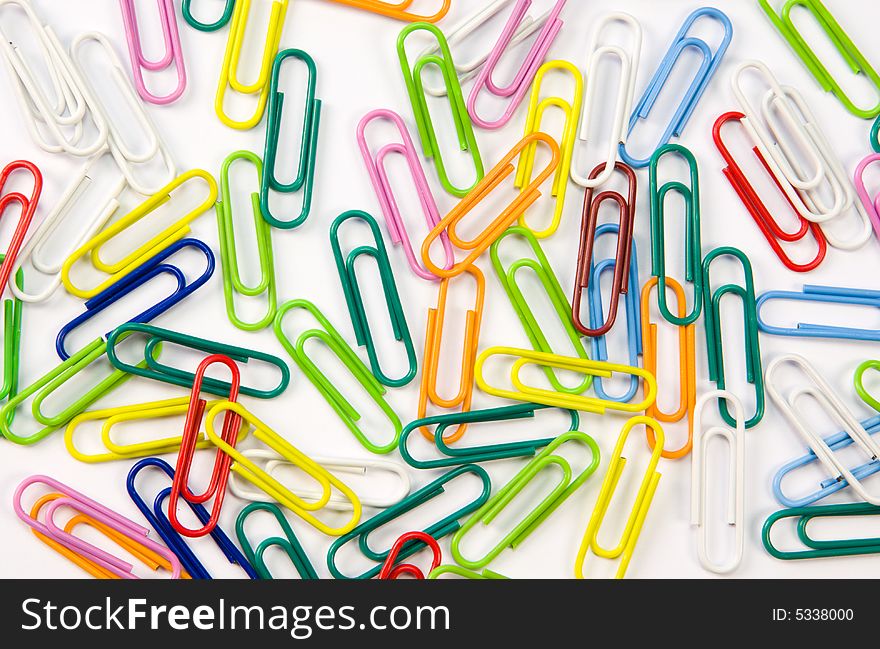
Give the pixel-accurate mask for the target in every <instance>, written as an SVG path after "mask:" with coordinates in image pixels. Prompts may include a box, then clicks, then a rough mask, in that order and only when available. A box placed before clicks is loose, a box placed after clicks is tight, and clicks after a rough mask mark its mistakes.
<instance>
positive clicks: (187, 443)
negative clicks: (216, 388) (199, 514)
mask: <svg viewBox="0 0 880 649" xmlns="http://www.w3.org/2000/svg"><path fill="white" fill-rule="evenodd" d="M215 363H221V364H223V365H225V366H226V367H228V368H229V371H230V372H231V373H232V378H231V380H230V382H229V401H233V402H234V401H236V400H237V399H238V388H239V385H240V383H241V374H240V372H239V369H238V365H236V363H235V361H233V360H232V359H231V358H229V357H228V356H223V355H222V354H211V355H210V356H208V357H206V358H205V359H204V360H203V361H202V362H201V363H200V364H199V368H198V370H196V373H195V378H194V379H193V387H192V393H191V394H190V398H189V399H190V400H189V408H188V409H187V411H186V422H185V423H184V425H183V437H182V439H181V442H180V454H179V455H178V456H177V466H176V468H175V470H174V480H173V482H172V483H171V496H170V498H169V500H168V520H169V521H170V522H171V525H172V526H173V527H174V529H175V530H177V532H178V533H180V534H183V535H184V536H188V537H190V538H196V537H200V536H205V535H206V534H210V533H211V532H212V531H213V530H214V528H215V527H216V526H217V522H218V521H219V520H220V509H221V507H222V506H223V498H224V497H225V496H226V484H227V481H228V480H229V467H230V466H231V465H232V458H231V457H230V456H228V455H227V454H226V453H224V452H223V451H222V450H220V449H217V456H216V458H215V460H214V470H213V472H212V473H211V482H210V483H209V484H208V487H207V488H206V489H205V491H204V492H202V493H201V494H194V493H192V491H191V490H190V488H189V474H190V470H191V468H192V460H193V455H194V454H195V451H196V445H197V444H198V442H199V440H200V439H201V435H200V434H199V428H200V427H201V424H202V419H203V418H204V415H205V405H206V403H207V402H206V401H205V400H204V399H202V398H201V396H200V393H201V390H202V380H203V379H204V377H205V372H206V371H207V370H208V368H209V367H210V366H211V365H214V364H215ZM240 426H241V418H240V417H239V416H238V415H237V414H235V413H234V412H232V411H227V412H226V415H225V416H224V420H223V433H222V437H223V441H225V442H226V443H228V444H229V445H230V446H235V443H236V441H237V438H238V429H239V427H240ZM181 496H183V498H184V499H185V500H187V501H188V502H191V503H194V504H202V503H205V502H207V501H208V500H210V499H211V498H212V497H213V498H214V503H213V506H212V508H211V517H210V518H209V519H208V520H207V521H206V522H205V523H204V525H203V526H202V527H201V528H199V529H196V530H191V529H189V528H186V527H184V526H183V524H181V522H180V521H179V520H178V518H177V505H178V499H179V498H180V497H181Z"/></svg>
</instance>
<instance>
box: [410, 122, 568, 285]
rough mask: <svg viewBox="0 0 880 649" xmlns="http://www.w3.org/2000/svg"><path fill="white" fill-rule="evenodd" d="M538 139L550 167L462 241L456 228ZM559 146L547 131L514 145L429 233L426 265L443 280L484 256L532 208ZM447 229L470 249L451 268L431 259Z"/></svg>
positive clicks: (460, 246)
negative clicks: (491, 218) (481, 228)
mask: <svg viewBox="0 0 880 649" xmlns="http://www.w3.org/2000/svg"><path fill="white" fill-rule="evenodd" d="M538 142H542V143H543V144H546V145H547V146H548V147H549V148H550V153H551V159H550V161H549V162H548V164H547V166H546V167H545V168H544V169H543V170H542V171H541V173H539V174H538V175H537V177H535V178H534V179H533V180H532V182H531V183H530V184H529V185H528V186H527V187H523V188H522V190H521V192H520V194H519V195H518V196H517V197H516V198H515V199H514V200H513V201H511V202H510V203H509V204H508V205H507V207H505V208H504V209H503V210H502V211H501V213H500V214H499V215H498V216H497V217H496V218H495V220H493V221H492V222H491V223H490V224H489V225H488V226H487V227H486V228H485V229H484V230H483V231H482V232H481V233H480V234H478V235H477V236H475V237H474V238H473V239H470V240H463V239H462V238H461V237H459V236H458V234H457V233H456V227H457V226H458V225H459V224H460V223H461V222H462V221H463V220H464V219H465V218H466V217H467V216H468V215H469V214H470V213H471V212H472V211H473V210H474V208H475V207H476V206H477V205H478V204H479V203H480V202H481V201H482V200H483V199H485V198H486V196H488V195H489V194H490V193H491V192H492V191H493V190H495V189H496V188H497V187H498V186H499V185H500V184H501V183H502V181H503V180H504V179H505V178H507V177H508V176H509V175H510V174H511V173H513V171H514V166H513V160H514V159H515V158H516V157H517V156H518V155H520V154H521V153H522V152H523V151H525V150H526V149H528V148H529V147H531V146H536V145H537V144H538ZM560 158H561V156H560V152H559V145H558V144H556V141H555V140H554V139H553V138H551V137H550V136H549V135H547V134H546V133H532V134H531V135H527V136H525V137H524V138H523V139H522V140H520V142H519V143H517V144H516V145H514V147H513V149H511V150H510V151H509V152H508V153H507V155H505V156H504V158H502V160H501V162H499V163H498V164H497V165H496V166H495V167H494V168H493V169H492V170H491V171H490V172H489V173H488V174H486V176H485V177H484V178H483V179H482V180H481V181H480V182H479V183H478V184H477V186H476V187H475V188H474V190H473V191H472V192H471V193H470V194H468V195H467V196H466V197H465V198H464V199H462V200H461V202H459V203H458V205H456V206H455V207H454V208H453V209H452V211H451V212H449V214H447V215H446V216H445V217H444V218H443V219H442V220H441V221H440V222H439V223H438V224H437V225H436V226H434V229H433V230H431V232H430V233H428V236H427V237H425V240H424V241H423V242H422V261H424V262H425V268H427V269H428V271H429V272H431V273H433V274H435V275H437V276H438V277H441V278H443V279H446V278H449V277H455V276H456V275H460V274H462V273H463V272H465V271H466V270H467V269H468V268H470V267H472V265H473V263H474V262H475V261H476V260H477V259H478V258H479V257H480V255H482V254H483V253H484V252H485V251H486V250H488V249H489V247H490V246H491V245H492V243H493V242H495V240H497V239H498V237H500V236H501V235H502V234H503V233H504V231H505V230H507V228H508V227H510V226H511V225H512V224H513V222H514V221H516V220H517V219H518V218H519V217H520V216H521V215H523V214H525V212H526V210H527V209H528V208H529V207H531V206H532V205H533V204H534V203H535V201H537V200H538V199H539V198H540V197H541V185H542V184H544V182H545V181H546V180H547V179H548V178H550V176H551V175H553V172H554V171H555V170H556V167H557V166H558V165H559V162H560ZM444 231H445V232H446V233H447V235H448V236H449V241H450V242H451V243H452V245H453V246H454V247H456V248H458V249H459V250H462V251H466V252H469V254H468V255H467V257H465V259H464V260H462V261H460V262H458V263H456V264H453V265H452V267H450V268H440V267H439V266H437V265H436V264H435V263H434V261H433V260H432V259H431V246H432V244H433V243H434V242H435V241H436V240H437V239H438V238H439V237H440V234H441V233H442V232H444Z"/></svg>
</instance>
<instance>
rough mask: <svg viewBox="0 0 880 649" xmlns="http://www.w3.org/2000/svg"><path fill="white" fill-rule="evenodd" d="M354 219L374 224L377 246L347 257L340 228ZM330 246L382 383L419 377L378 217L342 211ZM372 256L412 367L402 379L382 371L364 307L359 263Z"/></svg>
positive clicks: (396, 384)
mask: <svg viewBox="0 0 880 649" xmlns="http://www.w3.org/2000/svg"><path fill="white" fill-rule="evenodd" d="M350 219H359V220H361V221H363V222H364V223H366V224H367V225H368V226H369V227H370V231H371V232H372V233H373V240H374V242H375V245H372V246H369V245H364V246H358V247H357V248H355V249H354V250H352V251H351V252H349V253H348V257H343V254H342V247H341V244H340V242H339V228H340V227H341V226H342V224H343V223H345V222H346V221H348V220H350ZM330 247H331V248H332V249H333V258H334V259H335V260H336V270H337V271H338V272H339V281H340V282H341V283H342V291H343V293H344V294H345V303H346V304H347V305H348V313H349V316H350V317H351V326H352V328H353V329H354V335H355V338H356V339H357V343H358V345H360V346H361V347H365V348H366V350H367V357H368V358H369V360H370V367H371V368H372V370H373V376H375V377H376V378H377V379H378V380H379V382H380V383H382V384H383V385H387V386H388V387H391V388H400V387H403V386H404V385H406V384H407V383H409V382H410V381H412V380H413V378H415V375H416V372H417V371H418V360H417V358H416V350H415V347H414V346H413V341H412V336H411V335H410V333H409V327H408V326H407V324H406V315H405V314H404V311H403V305H402V304H401V303H400V294H399V293H398V292H397V284H396V283H395V282H394V273H393V271H392V270H391V262H390V261H389V259H388V251H387V250H386V248H385V242H384V241H383V240H382V233H381V231H380V230H379V224H378V223H376V219H374V218H373V217H372V216H370V215H369V214H367V213H366V212H361V211H359V210H351V211H348V212H345V213H344V214H340V215H339V216H338V217H337V218H336V220H335V221H333V224H332V225H331V226H330ZM362 256H367V257H372V258H373V260H374V261H375V262H376V266H377V267H378V269H379V277H380V279H381V281H382V290H383V292H384V293H385V304H386V305H387V306H388V314H389V316H390V317H391V329H392V331H393V332H394V338H395V340H397V341H398V342H402V343H403V345H404V348H405V349H406V358H407V361H408V362H409V370H408V371H407V373H406V374H405V375H404V376H402V377H401V378H399V379H391V378H388V376H387V375H386V374H385V373H384V372H383V371H382V367H381V365H380V363H379V357H378V354H377V353H376V344H375V342H374V341H373V334H372V332H371V331H370V323H369V321H368V320H367V312H366V309H364V298H363V295H362V294H361V289H360V285H359V283H358V278H357V270H356V269H355V265H356V263H357V260H358V259H359V258H360V257H362Z"/></svg>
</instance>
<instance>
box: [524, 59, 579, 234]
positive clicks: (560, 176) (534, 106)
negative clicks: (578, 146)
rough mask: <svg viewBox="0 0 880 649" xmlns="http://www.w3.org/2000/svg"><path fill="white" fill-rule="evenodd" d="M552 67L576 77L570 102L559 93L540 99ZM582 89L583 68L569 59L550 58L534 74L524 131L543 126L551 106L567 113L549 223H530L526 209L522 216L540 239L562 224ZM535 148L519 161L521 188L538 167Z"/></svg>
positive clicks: (527, 150)
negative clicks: (535, 225)
mask: <svg viewBox="0 0 880 649" xmlns="http://www.w3.org/2000/svg"><path fill="white" fill-rule="evenodd" d="M551 70H560V71H563V72H567V73H568V74H569V75H571V78H572V80H573V81H574V96H573V98H572V100H571V103H569V102H567V101H565V100H564V99H562V98H561V97H557V96H551V97H546V98H544V99H541V86H542V84H543V81H544V77H545V76H546V75H547V73H548V72H550V71H551ZM583 92H584V81H583V76H582V75H581V71H580V70H578V69H577V68H576V67H575V66H574V65H573V64H571V63H569V62H568V61H548V62H547V63H545V64H544V65H542V66H541V67H540V68H539V69H538V74H537V75H535V83H534V85H533V86H532V98H531V101H530V102H529V115H528V118H527V119H526V127H525V131H524V132H523V135H530V134H532V133H536V132H539V131H541V130H542V126H541V125H542V122H543V119H544V114H545V113H546V112H547V109H548V108H552V107H555V108H558V109H559V110H560V111H562V114H563V116H564V117H565V124H564V125H563V129H562V135H561V137H560V138H559V148H560V152H561V160H560V162H559V166H558V167H556V175H555V176H554V177H553V188H552V190H551V194H550V195H551V196H553V197H554V198H555V199H556V202H555V206H554V208H553V217H552V219H551V220H550V224H549V225H548V226H547V227H546V228H544V229H543V230H535V229H533V228H531V227H530V226H529V224H528V223H527V221H526V215H525V213H523V214H522V215H521V216H520V217H519V224H520V225H521V226H522V227H524V228H527V229H528V230H531V232H532V234H534V235H535V236H536V237H538V238H539V239H544V238H546V237H549V236H550V235H552V234H553V233H555V232H556V230H558V229H559V224H560V223H561V222H562V211H563V208H564V207H565V195H566V190H567V188H568V174H569V171H570V169H571V159H572V155H573V154H574V145H575V141H576V140H577V127H578V122H577V120H578V113H577V111H578V110H579V108H580V106H581V104H582V103H583ZM536 150H537V146H536V145H532V146H529V147H528V148H527V149H526V150H525V151H523V153H522V154H521V155H520V157H519V164H518V165H517V173H516V181H515V186H516V187H518V188H522V187H525V186H526V185H528V184H529V181H530V179H531V176H532V171H533V170H534V167H535V152H536Z"/></svg>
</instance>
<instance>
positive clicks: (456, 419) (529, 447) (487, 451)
mask: <svg viewBox="0 0 880 649" xmlns="http://www.w3.org/2000/svg"><path fill="white" fill-rule="evenodd" d="M547 409H548V408H547V406H539V405H534V404H529V403H517V404H514V405H512V406H501V407H499V408H488V409H486V410H473V411H471V412H462V413H458V412H456V413H452V414H448V415H436V416H434V417H425V418H422V419H416V420H415V421H413V422H410V423H409V424H407V425H406V426H405V427H404V428H403V432H402V433H401V434H400V455H401V457H403V459H404V460H405V461H406V463H407V464H409V465H410V466H411V467H414V468H416V469H442V468H446V467H450V466H460V465H462V464H475V463H481V462H491V461H494V460H507V459H510V458H515V457H534V456H535V454H536V453H537V452H538V449H540V448H543V447H545V446H547V444H549V443H550V442H552V441H553V440H554V439H556V438H555V437H547V438H544V439H533V440H526V441H521V442H507V443H504V444H491V445H485V446H468V447H461V446H449V445H447V444H446V442H445V441H444V439H443V436H444V434H445V433H446V429H447V428H449V427H450V426H458V425H461V424H472V423H486V422H496V421H512V420H521V419H532V418H534V416H535V412H536V411H543V410H547ZM562 410H563V411H564V412H567V413H568V415H569V417H570V418H571V425H570V426H569V428H568V431H569V432H570V431H575V430H577V428H578V425H579V424H580V415H579V414H578V412H577V410H565V409H562ZM428 426H436V428H435V429H434V437H433V440H432V441H433V443H434V444H435V446H436V448H437V450H438V451H440V453H442V454H443V455H444V456H445V457H442V458H439V459H434V460H419V459H417V458H416V457H415V456H413V454H412V453H410V451H409V447H408V443H409V437H410V434H412V432H413V431H414V430H416V429H418V428H423V429H424V428H426V427H428Z"/></svg>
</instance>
